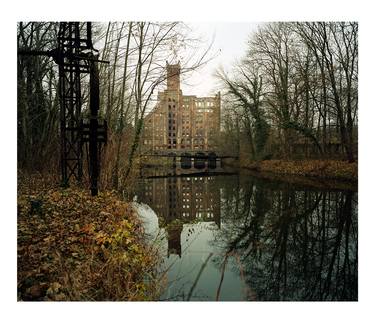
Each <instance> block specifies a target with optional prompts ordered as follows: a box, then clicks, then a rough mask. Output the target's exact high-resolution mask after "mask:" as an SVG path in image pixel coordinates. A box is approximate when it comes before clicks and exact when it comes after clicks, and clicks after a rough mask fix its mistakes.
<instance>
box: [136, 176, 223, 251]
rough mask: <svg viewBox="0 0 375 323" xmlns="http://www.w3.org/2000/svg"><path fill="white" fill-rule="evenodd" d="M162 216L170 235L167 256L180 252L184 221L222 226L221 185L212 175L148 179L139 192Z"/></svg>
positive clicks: (158, 214)
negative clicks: (217, 183)
mask: <svg viewBox="0 0 375 323" xmlns="http://www.w3.org/2000/svg"><path fill="white" fill-rule="evenodd" d="M140 198H141V200H142V202H144V203H147V204H148V205H149V206H150V207H151V208H152V209H153V210H154V211H155V213H156V214H157V216H158V217H159V219H160V218H161V219H162V220H161V221H160V222H159V223H161V226H162V227H165V228H166V231H167V235H168V256H169V254H178V255H179V256H181V232H182V228H183V224H184V223H191V222H193V221H200V222H215V223H216V225H217V226H218V227H220V189H219V187H217V186H216V185H214V182H213V178H212V177H168V178H160V179H152V180H149V181H146V182H145V186H144V190H143V191H142V192H140Z"/></svg>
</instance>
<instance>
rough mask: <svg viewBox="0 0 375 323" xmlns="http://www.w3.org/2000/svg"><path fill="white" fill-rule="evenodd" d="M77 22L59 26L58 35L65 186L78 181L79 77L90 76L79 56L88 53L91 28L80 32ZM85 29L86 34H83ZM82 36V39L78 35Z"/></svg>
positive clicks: (79, 156)
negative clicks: (74, 180)
mask: <svg viewBox="0 0 375 323" xmlns="http://www.w3.org/2000/svg"><path fill="white" fill-rule="evenodd" d="M80 27H81V26H80V23H78V22H61V23H60V29H59V33H58V39H57V40H58V53H60V57H58V60H59V61H58V64H59V85H60V87H59V91H60V93H59V96H60V132H61V176H62V183H63V185H65V186H67V185H68V183H69V180H70V178H71V177H74V178H76V179H77V180H78V181H81V179H82V134H81V107H82V96H81V76H83V74H87V73H90V66H89V62H88V61H87V60H84V59H80V57H82V52H83V51H85V50H91V49H92V43H91V35H90V34H91V26H90V25H89V23H86V28H82V30H80ZM85 29H86V30H85ZM83 32H86V37H84V38H83V37H81V33H83Z"/></svg>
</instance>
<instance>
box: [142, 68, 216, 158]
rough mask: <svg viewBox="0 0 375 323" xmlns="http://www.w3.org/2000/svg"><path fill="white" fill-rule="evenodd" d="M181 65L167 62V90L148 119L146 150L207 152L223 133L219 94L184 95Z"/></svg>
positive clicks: (161, 93)
mask: <svg viewBox="0 0 375 323" xmlns="http://www.w3.org/2000/svg"><path fill="white" fill-rule="evenodd" d="M180 71H181V68H180V65H179V64H174V65H170V64H168V63H167V89H166V90H165V91H163V92H159V93H158V98H157V104H156V106H155V107H154V108H153V110H152V111H151V112H150V113H149V114H148V115H147V116H146V117H145V123H144V129H143V135H142V143H143V145H144V149H145V150H149V151H155V150H184V151H190V150H191V151H194V150H195V151H197V150H199V151H208V150H214V149H215V138H217V137H218V134H219V131H220V92H219V93H218V94H217V95H215V96H214V97H202V98H199V97H197V96H195V95H183V94H182V91H181V88H180Z"/></svg>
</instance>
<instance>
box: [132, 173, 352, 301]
mask: <svg viewBox="0 0 375 323" xmlns="http://www.w3.org/2000/svg"><path fill="white" fill-rule="evenodd" d="M136 192H137V193H136V201H137V203H135V205H136V208H137V209H138V212H139V213H140V214H141V216H142V218H143V221H144V223H145V227H146V231H147V232H148V234H149V238H150V240H152V243H155V244H158V246H159V248H160V253H161V255H162V256H163V257H164V258H163V265H162V268H161V271H162V272H165V280H166V289H165V292H164V293H163V295H162V296H161V298H160V300H169V301H172V300H176V301H215V300H220V301H242V300H255V301H289V300H290V301H312V300H319V301H325V300H327V301H329V300H352V301H353V300H357V298H358V288H357V280H358V279H357V277H358V275H357V271H358V270H357V267H358V266H357V263H358V234H357V232H358V229H357V192H356V191H351V190H347V191H342V190H322V189H316V188H311V187H303V186H296V185H292V184H287V183H281V182H273V181H269V180H261V179H258V178H255V177H252V176H250V175H243V174H241V175H238V174H236V175H231V176H222V175H220V176H191V177H165V178H153V179H142V180H140V181H139V183H138V185H137V189H136Z"/></svg>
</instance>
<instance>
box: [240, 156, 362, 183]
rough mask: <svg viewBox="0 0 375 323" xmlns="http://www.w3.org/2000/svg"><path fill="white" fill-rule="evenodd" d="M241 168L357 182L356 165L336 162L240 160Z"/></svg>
mask: <svg viewBox="0 0 375 323" xmlns="http://www.w3.org/2000/svg"><path fill="white" fill-rule="evenodd" d="M239 166H240V167H241V168H245V169H249V170H251V171H255V172H261V173H263V172H265V173H272V174H277V175H284V176H285V175H292V176H303V177H308V178H317V179H323V180H339V181H349V182H352V183H353V182H357V181H358V163H357V162H355V163H348V162H346V161H338V160H301V161H286V160H263V161H257V162H254V161H250V160H246V159H245V160H244V159H242V160H240V163H239Z"/></svg>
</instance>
